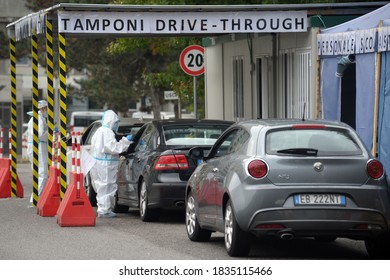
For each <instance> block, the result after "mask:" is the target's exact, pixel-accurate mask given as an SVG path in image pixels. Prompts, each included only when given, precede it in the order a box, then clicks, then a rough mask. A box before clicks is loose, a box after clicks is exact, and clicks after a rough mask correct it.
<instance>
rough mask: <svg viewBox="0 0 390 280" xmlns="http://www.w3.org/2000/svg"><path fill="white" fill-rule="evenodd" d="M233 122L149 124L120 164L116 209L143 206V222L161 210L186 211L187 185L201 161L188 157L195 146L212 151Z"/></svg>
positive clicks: (136, 137) (191, 120) (141, 208)
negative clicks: (212, 147) (215, 143)
mask: <svg viewBox="0 0 390 280" xmlns="http://www.w3.org/2000/svg"><path fill="white" fill-rule="evenodd" d="M232 124H233V122H230V121H222V120H196V119H175V120H154V121H150V122H148V123H146V124H145V125H144V126H143V127H142V128H141V129H140V131H139V132H138V133H137V135H136V136H135V138H134V143H133V144H131V145H130V147H129V149H128V151H127V152H126V153H124V154H122V157H121V158H120V163H119V169H118V176H117V183H118V191H117V196H116V199H115V207H114V211H115V212H127V211H128V210H129V208H130V207H132V208H139V211H140V217H141V219H142V220H143V221H145V222H146V221H154V220H157V219H158V218H159V215H160V214H161V213H160V210H181V211H183V213H184V199H185V187H186V183H187V180H188V178H190V176H191V174H192V172H193V171H194V170H195V168H196V166H197V164H198V162H197V161H195V160H191V159H189V158H188V157H187V155H188V151H189V150H190V148H192V147H194V146H201V148H202V149H205V150H208V149H210V148H211V146H212V145H213V144H214V142H215V141H216V140H217V138H218V137H219V135H221V134H222V132H223V131H225V130H226V129H227V128H228V127H229V126H230V125H232Z"/></svg>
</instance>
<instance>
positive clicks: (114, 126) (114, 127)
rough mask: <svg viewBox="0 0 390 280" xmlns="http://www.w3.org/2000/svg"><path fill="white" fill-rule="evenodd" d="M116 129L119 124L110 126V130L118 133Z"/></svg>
mask: <svg viewBox="0 0 390 280" xmlns="http://www.w3.org/2000/svg"><path fill="white" fill-rule="evenodd" d="M118 128H119V123H114V125H113V126H112V130H113V131H114V132H118Z"/></svg>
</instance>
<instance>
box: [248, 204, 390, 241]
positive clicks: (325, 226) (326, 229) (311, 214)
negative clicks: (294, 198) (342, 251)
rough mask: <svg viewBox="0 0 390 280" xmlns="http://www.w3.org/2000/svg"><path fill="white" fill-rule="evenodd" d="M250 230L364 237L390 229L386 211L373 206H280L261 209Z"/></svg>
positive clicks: (261, 232)
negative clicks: (322, 207)
mask: <svg viewBox="0 0 390 280" xmlns="http://www.w3.org/2000/svg"><path fill="white" fill-rule="evenodd" d="M249 231H251V232H252V233H254V234H255V235H258V236H264V235H279V236H280V235H281V234H283V233H285V232H288V233H291V234H292V235H294V236H302V237H304V236H323V235H332V236H335V237H350V238H364V237H369V236H372V235H375V234H379V233H382V232H388V231H389V226H388V223H387V221H386V218H385V217H384V216H383V215H382V213H380V212H378V211H375V210H369V209H359V208H355V209H345V208H338V207H337V208H334V209H329V208H327V209H321V208H318V207H317V208H315V207H313V208H309V207H304V209H302V208H287V209H286V208H276V209H272V210H263V211H259V212H257V213H256V214H255V215H254V216H253V219H252V221H251V223H250V226H249Z"/></svg>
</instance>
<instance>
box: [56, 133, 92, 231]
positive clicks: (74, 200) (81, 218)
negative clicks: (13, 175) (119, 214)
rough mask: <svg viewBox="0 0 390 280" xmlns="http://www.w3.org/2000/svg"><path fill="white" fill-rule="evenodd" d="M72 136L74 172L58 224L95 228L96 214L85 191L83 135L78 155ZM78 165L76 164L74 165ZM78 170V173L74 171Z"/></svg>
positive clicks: (78, 142)
mask: <svg viewBox="0 0 390 280" xmlns="http://www.w3.org/2000/svg"><path fill="white" fill-rule="evenodd" d="M73 137H74V136H73V135H72V171H71V172H70V183H69V185H68V187H67V189H66V192H65V196H64V198H63V200H62V201H61V204H60V207H59V208H58V212H57V223H58V224H59V225H60V226H62V227H74V226H95V222H96V214H95V211H94V209H93V208H92V205H91V203H90V202H89V199H88V196H87V193H86V192H85V189H84V176H83V173H82V172H81V150H80V143H81V134H80V132H78V133H77V153H76V156H74V152H75V145H74V139H73ZM74 163H76V164H74ZM75 169H76V171H74V170H75Z"/></svg>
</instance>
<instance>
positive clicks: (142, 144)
mask: <svg viewBox="0 0 390 280" xmlns="http://www.w3.org/2000/svg"><path fill="white" fill-rule="evenodd" d="M153 132H154V126H153V124H149V125H148V126H147V127H146V128H145V129H144V131H143V133H142V135H141V137H140V139H139V140H138V143H137V146H136V147H135V151H136V152H137V151H144V150H145V149H146V148H147V147H148V145H149V140H150V138H151V137H152V134H153Z"/></svg>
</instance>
